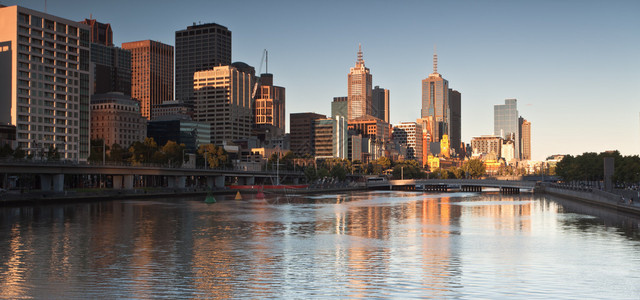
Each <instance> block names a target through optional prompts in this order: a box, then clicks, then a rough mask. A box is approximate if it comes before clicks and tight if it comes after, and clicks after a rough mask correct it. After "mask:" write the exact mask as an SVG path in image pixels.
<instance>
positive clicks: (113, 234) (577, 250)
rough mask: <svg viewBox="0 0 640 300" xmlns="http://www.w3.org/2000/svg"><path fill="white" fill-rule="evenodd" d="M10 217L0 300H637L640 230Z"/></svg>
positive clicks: (111, 208)
mask: <svg viewBox="0 0 640 300" xmlns="http://www.w3.org/2000/svg"><path fill="white" fill-rule="evenodd" d="M216 197H217V198H218V203H215V204H206V203H204V202H203V200H204V197H199V198H185V199H178V198H167V199H153V200H123V201H120V200H119V201H105V202H90V203H79V204H78V203H76V204H55V205H45V206H38V207H1V208H0V298H7V299H15V298H46V299H70V298H72V299H73V298H75V299H86V298H134V299H137V298H138V299H146V298H169V299H175V298H277V299H281V298H289V299H290V298H294V299H300V298H305V299H306V298H322V299H327V298H359V299H363V298H367V299H368V298H437V299H441V298H454V299H456V298H467V299H478V298H485V299H504V298H509V299H513V298H520V299H521V298H526V299H584V298H592V299H593V298H598V299H639V298H640V225H639V224H640V222H639V220H640V219H639V218H638V217H634V216H628V215H622V214H618V213H616V212H614V211H610V210H605V209H600V208H594V207H591V206H587V205H583V204H580V203H576V202H572V201H567V200H563V199H560V198H555V197H552V196H548V195H539V194H531V193H523V194H518V195H502V194H499V193H425V194H423V193H416V192H403V191H374V192H357V193H341V194H324V195H305V196H296V195H288V196H275V195H270V196H269V195H268V196H267V199H266V200H261V199H254V197H255V196H254V195H244V199H243V200H233V196H226V197H225V196H216Z"/></svg>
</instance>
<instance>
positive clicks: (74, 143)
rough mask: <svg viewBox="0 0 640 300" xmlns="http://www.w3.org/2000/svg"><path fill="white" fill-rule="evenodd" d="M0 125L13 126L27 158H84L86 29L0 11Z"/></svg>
mask: <svg viewBox="0 0 640 300" xmlns="http://www.w3.org/2000/svg"><path fill="white" fill-rule="evenodd" d="M0 23H1V24H2V26H1V28H2V30H0V124H11V125H14V126H16V135H17V137H16V141H17V143H18V146H19V147H21V148H22V149H24V150H25V151H27V152H28V153H29V154H37V153H42V152H43V150H44V149H48V148H50V147H55V148H56V150H57V151H58V152H59V153H60V155H61V157H62V158H63V159H69V160H79V161H86V159H87V157H88V156H89V134H90V133H89V126H90V120H89V102H90V98H89V97H90V95H91V92H92V91H91V90H92V86H91V83H90V77H91V73H90V63H91V62H90V51H89V43H90V40H89V37H90V33H89V26H87V25H85V24H80V23H78V22H74V21H71V20H67V19H63V18H60V17H57V16H54V15H50V14H46V13H42V12H39V11H35V10H31V9H27V8H24V7H20V6H9V7H2V6H0Z"/></svg>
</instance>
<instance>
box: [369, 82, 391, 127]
mask: <svg viewBox="0 0 640 300" xmlns="http://www.w3.org/2000/svg"><path fill="white" fill-rule="evenodd" d="M372 95H373V96H372V100H371V106H372V108H371V115H372V116H373V117H376V118H378V119H380V120H382V121H385V122H387V123H389V96H390V94H389V90H388V89H383V88H380V87H379V86H376V87H375V88H373V92H372Z"/></svg>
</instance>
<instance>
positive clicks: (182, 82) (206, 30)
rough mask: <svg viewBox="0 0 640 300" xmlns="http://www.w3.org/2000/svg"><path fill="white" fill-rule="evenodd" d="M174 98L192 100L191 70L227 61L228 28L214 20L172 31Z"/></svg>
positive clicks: (229, 36)
mask: <svg viewBox="0 0 640 300" xmlns="http://www.w3.org/2000/svg"><path fill="white" fill-rule="evenodd" d="M175 45H176V71H175V72H176V99H181V100H184V101H186V102H192V101H193V100H194V99H195V95H194V87H195V85H194V80H193V76H194V74H195V72H198V71H204V70H211V69H213V68H214V67H218V66H228V65H231V31H230V30H229V29H227V27H224V26H222V25H218V24H215V23H208V24H197V25H196V23H193V26H188V27H187V29H183V30H178V31H176V44H175Z"/></svg>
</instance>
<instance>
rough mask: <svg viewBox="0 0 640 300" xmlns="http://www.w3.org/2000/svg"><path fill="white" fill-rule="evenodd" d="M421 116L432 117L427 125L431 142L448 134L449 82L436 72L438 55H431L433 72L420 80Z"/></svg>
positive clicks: (438, 140)
mask: <svg viewBox="0 0 640 300" xmlns="http://www.w3.org/2000/svg"><path fill="white" fill-rule="evenodd" d="M420 115H421V118H428V117H430V118H431V119H432V122H430V123H429V124H428V125H429V126H428V127H427V129H426V130H427V132H428V134H429V136H430V138H431V142H440V139H441V138H442V136H443V135H445V134H446V135H449V134H450V132H449V128H450V124H451V119H450V112H449V82H448V81H447V80H446V79H444V78H442V75H440V74H438V56H437V55H436V54H434V55H433V73H431V74H429V77H427V78H426V79H423V80H422V110H421V113H420Z"/></svg>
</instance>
